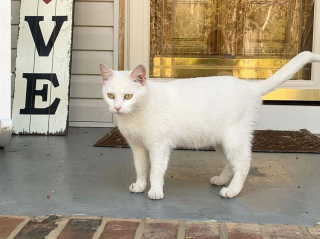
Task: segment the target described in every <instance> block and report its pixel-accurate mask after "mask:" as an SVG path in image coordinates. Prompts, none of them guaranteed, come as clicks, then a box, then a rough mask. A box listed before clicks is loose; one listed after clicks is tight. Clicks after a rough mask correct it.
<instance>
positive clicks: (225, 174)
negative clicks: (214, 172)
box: [210, 145, 233, 186]
mask: <svg viewBox="0 0 320 239" xmlns="http://www.w3.org/2000/svg"><path fill="white" fill-rule="evenodd" d="M214 148H215V150H216V152H217V153H219V154H220V155H223V156H225V155H224V152H223V148H222V147H221V145H215V146H214ZM232 176H233V170H232V167H231V165H230V164H229V162H228V161H227V162H226V165H225V167H224V169H223V171H222V173H221V174H220V176H214V177H212V178H211V179H210V182H211V184H213V185H217V186H222V185H226V184H228V183H229V182H230V180H231V179H232Z"/></svg>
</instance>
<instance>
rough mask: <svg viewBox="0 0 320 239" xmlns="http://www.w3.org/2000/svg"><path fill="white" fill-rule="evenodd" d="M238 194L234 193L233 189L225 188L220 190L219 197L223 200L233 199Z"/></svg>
mask: <svg viewBox="0 0 320 239" xmlns="http://www.w3.org/2000/svg"><path fill="white" fill-rule="evenodd" d="M238 194H239V192H238V191H235V190H233V189H230V188H226V187H224V188H222V189H221V191H220V196H221V197H224V198H234V197H235V196H237V195H238Z"/></svg>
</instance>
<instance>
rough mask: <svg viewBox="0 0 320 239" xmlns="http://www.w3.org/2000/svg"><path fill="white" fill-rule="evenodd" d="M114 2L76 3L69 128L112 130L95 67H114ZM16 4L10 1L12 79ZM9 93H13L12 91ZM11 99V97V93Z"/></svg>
mask: <svg viewBox="0 0 320 239" xmlns="http://www.w3.org/2000/svg"><path fill="white" fill-rule="evenodd" d="M117 4H118V2H117V0H115V1H114V0H94V1H93V0H76V1H75V6H74V11H75V12H74V28H73V45H72V68H71V84H70V106H69V125H70V126H80V127H111V126H112V127H113V126H114V124H113V119H112V115H111V114H108V113H107V108H106V104H105V102H104V101H103V99H102V94H101V77H100V72H99V63H100V62H103V63H105V64H106V65H108V66H109V67H111V68H113V69H117V66H118V63H117V62H118V59H117V55H118V47H117V39H118V37H117V35H118V29H117V28H118V27H117V26H118V25H117V21H115V20H114V19H118V16H117V14H118V12H117V11H118V10H117V9H118V6H117ZM19 11H20V1H19V0H12V1H11V12H12V22H11V30H12V33H11V53H12V56H11V65H12V68H11V72H12V73H13V74H12V86H13V85H14V78H15V75H14V74H15V61H16V53H17V50H16V48H17V37H18V26H19ZM12 92H13V90H12ZM12 95H13V93H12Z"/></svg>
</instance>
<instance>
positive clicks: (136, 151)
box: [129, 142, 148, 193]
mask: <svg viewBox="0 0 320 239" xmlns="http://www.w3.org/2000/svg"><path fill="white" fill-rule="evenodd" d="M129 145H130V147H131V149H132V152H133V160H134V166H135V169H136V174H137V180H136V182H135V183H132V184H131V185H130V187H129V191H130V192H133V193H142V192H144V190H145V189H146V186H147V173H148V151H147V149H146V148H145V147H143V146H141V145H138V144H136V143H133V142H129Z"/></svg>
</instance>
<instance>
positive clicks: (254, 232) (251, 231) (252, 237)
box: [225, 223, 263, 239]
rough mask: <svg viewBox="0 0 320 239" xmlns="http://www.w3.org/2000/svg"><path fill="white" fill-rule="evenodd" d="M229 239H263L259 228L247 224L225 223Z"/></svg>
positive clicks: (255, 225)
mask: <svg viewBox="0 0 320 239" xmlns="http://www.w3.org/2000/svg"><path fill="white" fill-rule="evenodd" d="M225 225H226V228H227V231H228V236H229V239H263V236H262V232H261V229H260V226H259V225H258V224H249V223H226V224H225Z"/></svg>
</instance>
